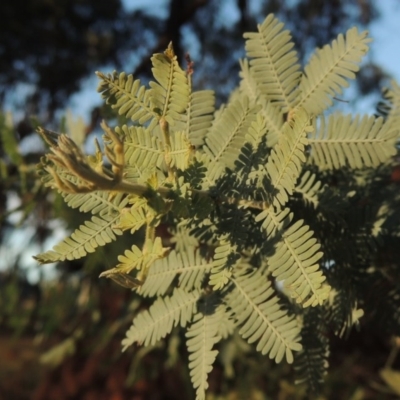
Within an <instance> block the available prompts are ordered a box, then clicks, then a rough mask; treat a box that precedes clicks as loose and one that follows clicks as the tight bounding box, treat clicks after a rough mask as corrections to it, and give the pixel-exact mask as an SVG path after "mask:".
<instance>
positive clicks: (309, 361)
mask: <svg viewBox="0 0 400 400" xmlns="http://www.w3.org/2000/svg"><path fill="white" fill-rule="evenodd" d="M321 318H323V317H322V315H321V309H319V308H311V309H308V311H307V312H306V314H305V316H304V322H303V327H302V329H301V343H302V345H303V350H302V351H301V352H300V353H299V354H298V356H297V357H296V359H295V364H294V367H295V371H296V383H298V384H299V383H305V384H306V385H307V389H308V390H307V391H308V393H309V395H310V396H311V397H313V396H315V395H318V394H319V393H320V392H321V390H322V387H323V382H324V376H325V375H326V372H327V369H328V356H329V341H328V338H327V337H326V336H325V335H324V333H325V332H323V331H322V326H321V324H318V321H320V320H321Z"/></svg>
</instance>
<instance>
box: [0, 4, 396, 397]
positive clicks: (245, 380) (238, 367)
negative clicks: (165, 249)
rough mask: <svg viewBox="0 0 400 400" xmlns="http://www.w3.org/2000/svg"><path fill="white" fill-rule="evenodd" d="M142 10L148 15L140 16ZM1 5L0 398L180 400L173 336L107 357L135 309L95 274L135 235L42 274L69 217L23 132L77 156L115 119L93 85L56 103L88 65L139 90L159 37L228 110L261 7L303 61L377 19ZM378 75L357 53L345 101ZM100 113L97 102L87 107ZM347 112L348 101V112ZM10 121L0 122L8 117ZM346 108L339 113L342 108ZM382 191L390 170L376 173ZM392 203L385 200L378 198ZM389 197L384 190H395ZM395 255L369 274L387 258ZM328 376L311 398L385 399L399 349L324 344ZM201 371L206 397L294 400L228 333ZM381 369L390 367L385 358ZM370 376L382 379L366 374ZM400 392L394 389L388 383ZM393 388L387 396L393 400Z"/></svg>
mask: <svg viewBox="0 0 400 400" xmlns="http://www.w3.org/2000/svg"><path fill="white" fill-rule="evenodd" d="M149 4H150V5H149ZM156 4H157V6H154V5H151V2H146V1H138V0H125V1H124V2H122V1H121V0H97V1H90V0H13V1H2V2H0V15H1V16H2V23H1V24H0V137H1V141H0V155H1V159H0V252H1V257H0V261H1V265H2V269H1V270H0V360H1V362H0V399H13V400H18V399H21V400H22V399H37V400H42V399H56V400H63V399H87V400H89V399H96V400H100V399H113V400H119V399H135V400H140V399H160V400H161V399H171V400H172V399H178V398H179V399H190V398H193V392H192V389H191V384H190V380H189V376H188V371H187V369H186V350H185V347H184V346H183V345H182V343H181V338H180V337H179V335H178V334H177V333H175V334H174V335H171V337H170V338H169V339H168V341H166V342H163V343H160V344H159V345H157V346H156V347H155V348H152V349H147V348H146V349H143V348H136V349H130V350H129V351H127V352H126V353H121V347H120V341H121V339H122V338H123V336H124V334H125V331H126V329H127V328H128V327H129V325H130V322H131V319H132V316H133V314H134V313H136V312H138V311H139V310H140V309H141V308H143V307H146V304H143V303H139V302H138V300H137V299H136V298H135V294H134V293H133V292H130V291H129V290H127V289H124V288H121V287H119V286H117V285H115V284H114V283H113V282H111V281H109V280H99V279H98V275H99V274H100V272H101V271H103V270H104V269H107V268H110V267H112V266H113V264H114V263H115V262H116V255H117V254H119V253H120V250H121V249H122V248H125V247H127V244H128V243H129V245H131V244H132V242H134V241H135V240H136V238H135V237H132V236H131V235H129V234H128V235H124V236H123V237H122V238H121V240H119V241H118V242H117V243H116V244H115V243H113V244H110V245H109V246H107V247H104V248H101V249H99V250H98V251H97V252H96V253H94V254H91V255H90V256H89V257H87V258H85V259H83V260H78V261H74V262H64V263H60V264H59V265H57V266H55V267H54V268H53V269H51V270H45V269H44V267H38V266H37V265H36V264H35V263H34V262H33V261H32V260H31V258H30V257H31V256H32V255H33V254H35V253H38V252H40V251H42V250H43V249H44V248H46V249H48V248H49V247H50V245H53V244H55V242H57V240H58V239H59V238H61V237H62V236H63V234H64V233H65V231H68V230H71V229H73V228H75V227H77V226H79V224H80V223H81V222H82V221H83V219H84V218H83V216H82V215H81V214H80V213H79V212H78V211H77V210H72V209H69V208H67V207H65V206H64V204H63V201H62V199H61V198H60V196H58V195H57V194H56V193H54V192H49V191H48V190H47V189H45V188H43V187H42V186H41V185H40V182H39V181H38V178H37V176H36V172H35V165H36V163H37V162H38V161H39V159H40V157H41V155H42V154H43V152H44V151H45V148H44V146H43V145H42V144H41V143H40V141H39V139H38V138H37V136H36V134H35V128H36V127H37V125H38V124H40V125H43V126H46V127H47V128H52V129H54V130H56V131H63V132H65V131H67V132H68V133H70V134H72V135H73V137H74V139H75V140H76V141H77V142H80V143H81V144H82V146H86V147H87V146H88V143H90V142H92V141H93V140H92V138H93V137H95V136H96V135H99V134H101V133H100V130H99V121H100V120H101V119H102V118H106V119H108V120H111V122H110V123H111V124H112V123H115V122H116V120H117V119H118V117H117V116H116V115H114V114H113V112H112V111H111V110H110V109H109V108H107V107H106V106H104V105H101V103H100V101H99V100H100V97H99V96H98V97H96V94H95V93H94V87H93V88H92V89H91V90H92V92H93V93H92V95H93V96H92V98H86V97H84V101H85V104H78V105H77V107H78V111H81V109H84V110H88V111H87V115H84V116H83V117H84V118H83V119H77V118H76V117H75V116H74V109H72V111H67V108H68V107H70V106H71V104H73V102H72V103H71V99H72V98H73V96H75V95H76V94H77V93H78V94H79V93H81V92H82V90H83V89H84V88H85V87H87V84H88V82H89V83H91V82H92V81H93V80H92V78H91V77H93V72H94V71H95V70H103V71H104V70H105V71H109V70H112V69H118V70H124V71H126V72H127V73H133V74H134V76H135V77H139V78H141V79H143V80H144V81H146V80H148V79H149V77H150V73H151V65H150V57H151V55H152V54H153V53H155V52H161V51H163V50H164V49H165V48H166V47H167V45H168V43H169V42H170V41H171V40H172V41H173V44H174V48H175V51H176V53H177V54H178V55H179V58H180V60H181V61H182V63H183V62H184V56H185V53H186V52H189V53H190V56H191V58H192V60H193V61H194V62H195V75H194V85H195V87H196V88H197V89H202V88H211V89H213V90H215V92H216V95H217V99H218V102H219V103H221V102H223V101H225V100H226V99H227V96H228V94H229V92H230V91H231V90H232V88H234V87H235V85H236V83H237V82H238V72H239V64H238V59H239V58H240V57H241V56H242V55H243V54H244V41H243V38H242V34H243V33H244V32H246V31H252V30H255V29H256V23H258V22H260V21H261V20H262V19H263V18H264V17H265V16H266V15H267V14H269V13H271V12H273V13H275V14H276V15H277V16H278V17H279V18H280V19H281V20H283V21H285V23H286V25H287V28H288V29H290V30H291V31H292V34H293V37H294V40H295V43H296V46H297V50H298V51H299V54H300V57H301V59H302V60H305V59H307V57H308V56H309V54H310V52H311V51H312V50H313V49H314V48H315V47H316V46H322V45H323V44H325V43H328V42H330V41H331V40H332V39H333V38H334V37H335V36H336V35H337V34H338V33H340V32H344V31H346V30H347V29H348V28H349V27H350V26H353V25H358V26H359V27H362V28H368V25H369V24H370V23H371V22H372V21H375V20H379V18H380V17H379V13H378V10H377V8H376V4H377V2H374V1H372V0H279V1H278V0H263V1H251V0H221V1H216V0H170V1H167V0H165V1H164V2H162V1H161V2H160V1H158V2H156ZM388 79H389V77H388V75H387V74H386V73H385V71H384V70H383V69H382V68H381V67H380V66H379V65H375V64H374V60H373V59H371V58H368V61H367V62H366V63H365V64H364V66H363V68H362V70H361V72H360V74H359V77H358V81H357V86H356V87H355V88H353V90H354V91H355V93H357V94H355V95H354V96H353V97H362V96H366V95H371V94H372V95H376V96H377V97H376V98H377V99H378V93H379V92H380V89H381V88H382V87H383V86H384V85H386V84H387V82H388ZM99 104H100V105H99ZM347 106H348V107H350V108H351V105H349V104H347ZM10 110H11V111H12V113H10ZM349 111H352V110H349ZM386 178H387V182H388V184H390V185H399V183H400V172H399V171H398V170H393V171H390V172H389V173H388V175H387V177H386ZM392 192H393V191H392ZM394 192H396V189H395V191H394ZM396 246H397V244H394V245H390V244H389V245H388V246H386V247H385V248H384V250H382V253H383V254H384V256H382V263H391V264H393V263H394V264H397V265H398V263H399V258H398V253H397V255H396V252H394V250H393V248H395V247H396ZM332 340H333V345H332V348H331V353H330V354H331V355H330V358H329V360H330V374H329V376H328V378H327V381H326V384H325V385H324V388H323V390H322V393H321V395H320V399H354V400H358V399H395V398H399V396H400V393H399V390H400V389H399V388H398V387H397V388H396V384H395V383H394V384H390V382H396V380H397V378H398V377H397V376H390V377H388V376H380V375H379V371H380V370H381V369H382V368H384V366H385V364H386V365H388V362H389V361H390V365H392V366H393V367H395V366H396V365H397V366H399V360H397V359H396V351H397V348H398V345H399V343H397V342H396V340H395V339H394V340H393V342H387V341H385V340H383V339H382V338H381V337H380V336H379V334H378V333H375V332H363V331H362V329H361V332H360V333H358V332H353V333H351V335H350V337H349V338H348V339H347V340H346V341H343V340H338V339H332ZM220 350H221V353H220V355H221V357H220V360H219V363H218V364H217V365H216V367H215V368H214V370H213V372H212V373H211V375H210V393H211V394H210V397H209V399H215V400H217V399H232V400H233V399H260V400H261V399H280V400H284V399H287V400H289V399H293V400H295V399H296V400H297V399H307V398H308V396H307V394H306V391H305V388H304V387H302V386H295V385H294V383H293V382H294V379H293V371H292V370H291V368H290V367H289V366H287V365H285V364H283V365H275V364H274V363H272V362H270V360H268V359H265V357H262V356H261V355H259V354H257V355H255V354H254V353H253V352H250V351H249V349H248V346H247V345H246V344H245V343H244V342H242V341H241V340H240V339H239V338H237V340H234V341H230V342H227V343H224V344H222V346H221V349H220ZM388 360H389V361H388ZM381 375H382V374H381ZM399 381H400V379H399ZM396 390H397V393H396Z"/></svg>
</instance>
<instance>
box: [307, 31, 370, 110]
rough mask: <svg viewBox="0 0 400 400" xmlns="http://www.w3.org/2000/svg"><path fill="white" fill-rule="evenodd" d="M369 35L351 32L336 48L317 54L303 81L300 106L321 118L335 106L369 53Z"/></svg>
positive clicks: (309, 65) (338, 38) (339, 41)
mask: <svg viewBox="0 0 400 400" xmlns="http://www.w3.org/2000/svg"><path fill="white" fill-rule="evenodd" d="M367 35H368V32H367V31H364V32H361V33H359V32H358V30H357V28H352V29H349V30H348V31H347V33H346V38H345V37H344V36H343V35H342V34H340V35H339V36H338V37H337V39H335V40H334V41H333V42H332V45H325V46H324V47H323V48H322V49H319V50H317V51H316V53H315V54H314V55H313V56H312V57H311V59H310V62H309V63H308V65H307V66H306V67H305V74H304V75H303V77H302V79H301V82H300V91H301V97H302V99H301V101H300V103H299V106H301V107H303V108H305V110H306V111H307V112H308V113H309V114H311V115H318V114H320V113H321V112H323V111H324V110H325V109H326V108H328V107H329V106H331V105H332V97H334V96H335V95H338V94H341V93H342V88H345V87H347V86H348V85H349V84H348V81H347V80H348V79H354V78H355V72H357V71H358V70H359V66H358V64H359V63H360V62H361V59H362V58H363V56H364V55H365V54H366V52H367V51H368V43H369V42H370V41H371V39H369V38H368V37H367Z"/></svg>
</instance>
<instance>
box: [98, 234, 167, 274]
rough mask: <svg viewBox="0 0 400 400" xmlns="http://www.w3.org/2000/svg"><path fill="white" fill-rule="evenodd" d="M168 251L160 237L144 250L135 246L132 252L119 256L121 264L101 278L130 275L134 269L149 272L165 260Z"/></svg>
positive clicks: (149, 243)
mask: <svg viewBox="0 0 400 400" xmlns="http://www.w3.org/2000/svg"><path fill="white" fill-rule="evenodd" d="M167 251H168V249H166V248H164V247H163V246H162V243H161V238H160V237H156V238H155V240H154V242H153V241H150V240H149V241H146V242H145V246H144V248H143V249H142V250H141V249H139V247H138V246H136V245H133V246H132V247H131V249H130V250H125V253H124V255H123V256H118V261H119V264H118V265H117V266H116V267H115V268H112V269H109V270H107V271H104V272H102V273H101V274H100V277H110V275H112V274H114V273H118V274H121V273H122V274H129V273H130V272H131V271H132V270H134V269H139V270H144V271H147V270H148V269H149V267H150V266H151V265H152V264H153V263H154V261H155V260H157V259H159V258H163V257H164V256H165V254H166V252H167Z"/></svg>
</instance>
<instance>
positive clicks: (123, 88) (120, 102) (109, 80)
mask: <svg viewBox="0 0 400 400" xmlns="http://www.w3.org/2000/svg"><path fill="white" fill-rule="evenodd" d="M96 75H97V76H98V77H99V78H100V79H101V81H100V83H99V86H98V88H97V91H98V92H100V93H101V95H102V97H103V98H104V99H106V101H107V104H111V107H112V108H114V109H117V110H118V113H119V114H120V115H125V116H126V118H130V119H131V120H132V121H137V122H139V123H140V124H144V123H145V122H147V121H149V120H150V119H151V118H153V117H155V116H156V114H155V113H154V111H153V110H152V108H151V106H150V96H149V90H147V89H146V88H145V87H144V86H141V85H140V80H139V79H136V80H134V78H133V76H132V75H128V76H126V73H125V72H121V73H120V74H118V73H117V72H116V71H114V72H113V73H112V74H107V75H104V74H103V73H101V72H96ZM154 122H156V121H154ZM151 125H152V126H153V127H154V124H153V123H152V124H151Z"/></svg>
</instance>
